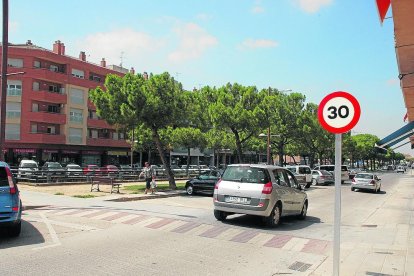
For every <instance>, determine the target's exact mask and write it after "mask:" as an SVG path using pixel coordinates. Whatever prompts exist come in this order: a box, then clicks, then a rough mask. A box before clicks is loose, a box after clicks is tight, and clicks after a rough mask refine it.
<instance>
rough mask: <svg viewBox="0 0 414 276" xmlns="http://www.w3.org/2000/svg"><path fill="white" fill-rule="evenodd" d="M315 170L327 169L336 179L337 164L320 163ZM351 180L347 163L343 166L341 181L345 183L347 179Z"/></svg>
mask: <svg viewBox="0 0 414 276" xmlns="http://www.w3.org/2000/svg"><path fill="white" fill-rule="evenodd" d="M314 170H318V171H320V170H325V171H328V172H330V173H331V174H332V175H333V176H334V179H335V165H319V166H316V167H315V168H314ZM347 180H349V171H348V166H347V165H342V166H341V183H342V184H343V183H344V182H345V181H347Z"/></svg>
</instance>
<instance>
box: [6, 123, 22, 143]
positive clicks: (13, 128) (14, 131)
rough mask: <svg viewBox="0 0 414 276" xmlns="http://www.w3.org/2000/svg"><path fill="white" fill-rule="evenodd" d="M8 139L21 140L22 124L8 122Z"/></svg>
mask: <svg viewBox="0 0 414 276" xmlns="http://www.w3.org/2000/svg"><path fill="white" fill-rule="evenodd" d="M6 140H20V124H6Z"/></svg>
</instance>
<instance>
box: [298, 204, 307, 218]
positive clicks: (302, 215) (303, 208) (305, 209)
mask: <svg viewBox="0 0 414 276" xmlns="http://www.w3.org/2000/svg"><path fill="white" fill-rule="evenodd" d="M307 213H308V201H305V203H303V207H302V212H301V213H300V215H299V219H300V220H304V219H305V218H306V214H307Z"/></svg>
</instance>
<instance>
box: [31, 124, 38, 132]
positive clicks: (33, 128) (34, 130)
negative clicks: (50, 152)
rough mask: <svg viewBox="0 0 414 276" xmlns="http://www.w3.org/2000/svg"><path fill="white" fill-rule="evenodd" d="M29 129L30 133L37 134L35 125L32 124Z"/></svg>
mask: <svg viewBox="0 0 414 276" xmlns="http://www.w3.org/2000/svg"><path fill="white" fill-rule="evenodd" d="M30 128H31V131H32V133H37V124H32V125H31V127H30Z"/></svg>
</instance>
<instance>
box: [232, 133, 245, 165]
mask: <svg viewBox="0 0 414 276" xmlns="http://www.w3.org/2000/svg"><path fill="white" fill-rule="evenodd" d="M231 131H232V132H233V134H234V138H236V147H237V160H238V161H239V163H243V161H242V154H243V150H242V144H241V142H240V136H239V132H238V131H237V130H235V129H232V130H231Z"/></svg>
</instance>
